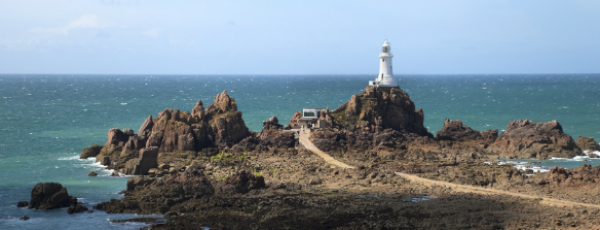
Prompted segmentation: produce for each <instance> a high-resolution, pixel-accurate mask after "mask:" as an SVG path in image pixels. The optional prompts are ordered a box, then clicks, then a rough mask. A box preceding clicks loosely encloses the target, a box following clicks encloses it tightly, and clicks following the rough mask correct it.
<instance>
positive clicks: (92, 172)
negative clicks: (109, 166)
mask: <svg viewBox="0 0 600 230" xmlns="http://www.w3.org/2000/svg"><path fill="white" fill-rule="evenodd" d="M88 176H98V173H97V172H96V171H91V172H90V173H88Z"/></svg>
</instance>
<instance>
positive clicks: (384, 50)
mask: <svg viewBox="0 0 600 230" xmlns="http://www.w3.org/2000/svg"><path fill="white" fill-rule="evenodd" d="M393 57H394V55H392V53H391V52H390V43H389V42H388V41H385V42H384V43H383V46H382V47H381V54H379V74H378V75H377V78H376V79H375V81H369V85H371V86H373V87H378V88H399V86H398V83H396V80H394V72H393V69H392V58H393Z"/></svg>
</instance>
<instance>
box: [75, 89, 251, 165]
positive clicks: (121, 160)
mask: <svg viewBox="0 0 600 230" xmlns="http://www.w3.org/2000/svg"><path fill="white" fill-rule="evenodd" d="M251 135H253V133H252V132H251V131H249V130H248V127H246V124H245V123H244V120H243V119H242V113H241V112H240V111H237V104H236V102H235V100H234V99H233V98H232V97H230V96H229V95H228V94H227V92H226V91H223V92H222V93H220V94H219V95H217V96H216V97H215V99H214V102H213V104H211V105H209V106H208V107H207V108H206V110H205V109H204V105H203V103H202V101H200V100H199V101H198V102H197V103H196V105H195V106H194V108H193V109H192V113H190V112H181V111H180V110H177V109H165V110H163V111H162V112H160V113H159V115H158V117H157V118H153V117H152V116H149V117H148V118H146V120H145V121H144V122H143V124H142V126H141V127H140V128H139V130H138V134H135V133H134V132H133V130H130V129H124V130H119V129H110V130H109V131H108V141H107V142H106V143H105V144H104V146H102V148H101V150H100V151H99V153H98V154H97V158H96V161H98V162H100V163H101V164H103V165H107V166H109V167H108V168H109V169H118V170H120V169H122V172H124V173H126V174H147V173H148V170H149V169H150V168H152V167H156V158H157V157H158V153H159V152H161V153H172V152H200V151H205V150H206V151H207V152H210V153H213V152H218V151H219V150H221V151H222V150H226V149H229V148H230V147H232V146H233V145H235V144H237V143H239V142H240V141H241V140H243V139H245V138H247V137H249V136H251ZM95 150H97V149H96V148H91V149H90V148H88V149H86V150H85V151H84V153H85V154H84V153H82V155H81V157H89V156H91V155H93V154H94V153H95V152H93V151H95ZM84 155H85V156H84Z"/></svg>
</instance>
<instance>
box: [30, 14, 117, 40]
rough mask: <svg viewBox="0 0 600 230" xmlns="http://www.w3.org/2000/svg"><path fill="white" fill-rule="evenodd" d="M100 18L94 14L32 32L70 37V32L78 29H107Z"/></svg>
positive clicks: (35, 29)
mask: <svg viewBox="0 0 600 230" xmlns="http://www.w3.org/2000/svg"><path fill="white" fill-rule="evenodd" d="M105 27H106V26H105V25H103V24H102V23H101V22H100V21H99V20H98V16H96V15H92V14H84V15H81V17H79V18H78V19H75V20H73V21H70V22H69V23H68V24H67V25H65V26H61V27H51V28H34V29H32V30H31V31H32V32H37V33H50V34H64V35H69V31H71V30H76V29H101V28H105Z"/></svg>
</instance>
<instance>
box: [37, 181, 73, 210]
mask: <svg viewBox="0 0 600 230" xmlns="http://www.w3.org/2000/svg"><path fill="white" fill-rule="evenodd" d="M76 204H77V197H73V196H69V193H68V192H67V188H65V187H63V186H62V185H61V184H59V183H54V182H48V183H37V184H36V185H35V186H33V188H32V189H31V201H29V208H34V209H41V210H47V209H55V208H62V207H69V206H71V205H76Z"/></svg>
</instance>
